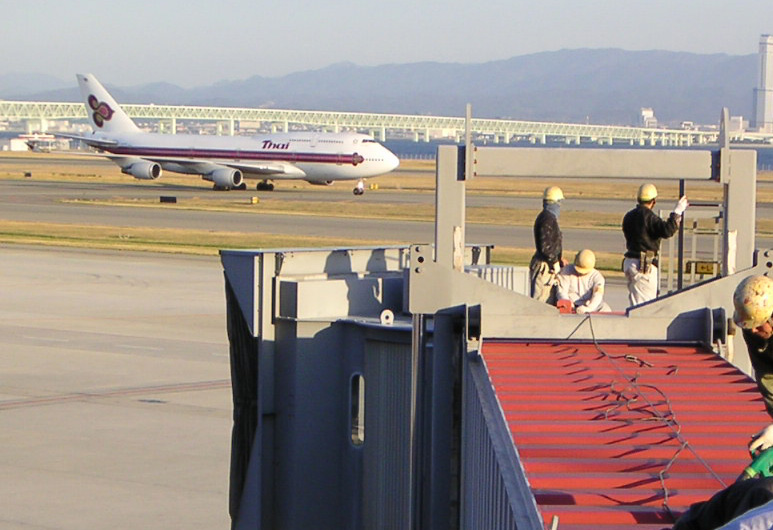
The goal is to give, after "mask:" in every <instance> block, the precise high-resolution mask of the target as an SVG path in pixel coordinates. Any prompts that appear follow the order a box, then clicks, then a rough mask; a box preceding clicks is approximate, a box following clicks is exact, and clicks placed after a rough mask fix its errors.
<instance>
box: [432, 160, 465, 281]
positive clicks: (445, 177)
mask: <svg viewBox="0 0 773 530" xmlns="http://www.w3.org/2000/svg"><path fill="white" fill-rule="evenodd" d="M464 164H465V157H464V148H462V147H456V146H453V145H441V146H438V149H437V166H436V170H435V262H436V263H438V264H441V265H444V266H447V267H449V268H452V269H455V270H458V271H461V270H462V268H463V265H464V243H465V242H464V230H465V226H464V224H465V219H464V217H465V183H464V167H465V165H464Z"/></svg>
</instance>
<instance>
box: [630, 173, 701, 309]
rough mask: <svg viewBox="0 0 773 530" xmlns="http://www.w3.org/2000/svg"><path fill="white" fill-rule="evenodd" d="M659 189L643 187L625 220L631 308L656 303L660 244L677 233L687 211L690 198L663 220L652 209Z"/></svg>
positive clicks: (683, 199) (679, 203)
mask: <svg viewBox="0 0 773 530" xmlns="http://www.w3.org/2000/svg"><path fill="white" fill-rule="evenodd" d="M657 196H658V190H657V188H655V186H654V185H653V184H642V185H641V186H640V187H639V193H638V195H637V197H636V198H637V200H638V204H637V205H636V208H634V209H633V210H631V211H630V212H628V213H627V214H625V217H623V234H624V235H625V246H626V252H625V259H624V260H623V272H625V277H626V278H627V279H628V302H629V304H630V305H636V304H641V303H644V302H648V301H649V300H654V299H655V298H656V297H657V295H658V284H659V280H660V278H659V276H658V258H659V252H660V241H661V240H662V239H666V238H669V237H671V236H673V235H674V234H675V233H676V230H677V229H678V228H679V223H680V222H681V219H682V214H684V211H685V210H686V209H687V206H688V203H687V197H682V198H681V199H679V202H677V203H676V207H675V208H674V211H673V212H671V215H670V216H669V217H668V219H667V220H663V219H661V218H660V217H659V216H658V215H657V214H655V212H653V211H652V209H653V208H654V207H655V203H656V202H657Z"/></svg>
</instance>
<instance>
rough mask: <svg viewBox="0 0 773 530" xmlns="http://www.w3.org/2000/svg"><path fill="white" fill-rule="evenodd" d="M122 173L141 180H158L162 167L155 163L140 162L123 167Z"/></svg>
mask: <svg viewBox="0 0 773 530" xmlns="http://www.w3.org/2000/svg"><path fill="white" fill-rule="evenodd" d="M121 173H126V174H127V175H131V176H132V177H134V178H136V179H140V180H156V179H157V178H158V177H160V176H161V166H160V165H158V164H156V163H155V162H148V161H147V160H138V161H136V162H132V163H130V164H126V165H124V166H121Z"/></svg>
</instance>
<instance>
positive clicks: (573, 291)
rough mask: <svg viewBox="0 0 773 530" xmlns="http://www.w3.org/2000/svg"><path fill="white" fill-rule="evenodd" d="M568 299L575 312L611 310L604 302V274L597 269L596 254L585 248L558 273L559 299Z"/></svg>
mask: <svg viewBox="0 0 773 530" xmlns="http://www.w3.org/2000/svg"><path fill="white" fill-rule="evenodd" d="M561 300H568V301H569V302H571V303H572V306H573V307H574V312H575V313H579V314H583V313H593V312H596V311H611V309H610V307H609V305H607V304H606V302H604V276H602V275H601V273H600V272H599V271H597V270H596V255H595V254H594V253H593V251H592V250H590V249H587V248H586V249H583V250H581V251H579V252H578V253H577V254H576V255H575V256H574V263H573V264H571V265H567V266H565V267H564V268H562V269H561V272H559V273H558V301H559V302H560V301H561Z"/></svg>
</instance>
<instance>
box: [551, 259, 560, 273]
mask: <svg viewBox="0 0 773 530" xmlns="http://www.w3.org/2000/svg"><path fill="white" fill-rule="evenodd" d="M559 272H561V263H559V262H558V261H556V262H555V263H554V264H553V274H558V273H559Z"/></svg>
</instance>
